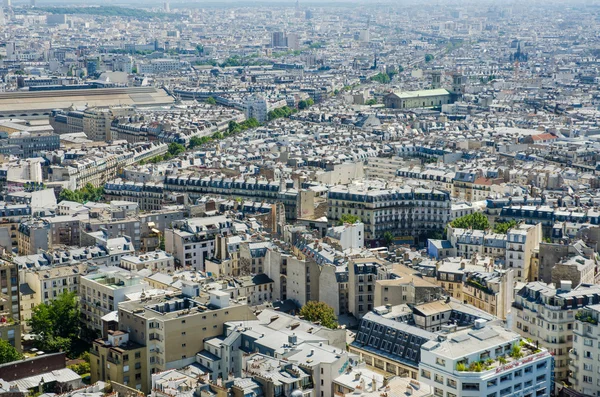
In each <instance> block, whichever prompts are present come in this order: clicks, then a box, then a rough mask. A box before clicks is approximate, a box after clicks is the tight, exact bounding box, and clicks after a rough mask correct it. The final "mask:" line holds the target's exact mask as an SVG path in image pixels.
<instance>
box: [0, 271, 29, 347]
mask: <svg viewBox="0 0 600 397" xmlns="http://www.w3.org/2000/svg"><path fill="white" fill-rule="evenodd" d="M20 304H21V302H20V299H19V279H18V268H17V265H16V264H14V263H11V262H8V261H4V260H0V339H2V340H5V341H7V342H8V343H10V345H11V346H13V347H14V348H15V349H17V351H19V352H20V351H21V323H23V322H24V320H23V318H22V317H21V316H20V312H19V309H20Z"/></svg>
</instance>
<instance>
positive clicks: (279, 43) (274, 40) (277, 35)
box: [271, 32, 287, 48]
mask: <svg viewBox="0 0 600 397" xmlns="http://www.w3.org/2000/svg"><path fill="white" fill-rule="evenodd" d="M271 47H273V48H278V47H279V48H282V47H287V40H286V38H285V33H284V32H273V33H272V34H271Z"/></svg>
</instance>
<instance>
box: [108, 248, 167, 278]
mask: <svg viewBox="0 0 600 397" xmlns="http://www.w3.org/2000/svg"><path fill="white" fill-rule="evenodd" d="M119 266H120V267H122V268H123V269H126V270H142V269H150V270H152V271H154V272H161V273H168V272H173V271H174V270H175V258H174V257H173V255H171V254H169V253H166V252H165V251H153V252H148V253H145V254H141V255H123V256H122V257H121V264H120V265H119Z"/></svg>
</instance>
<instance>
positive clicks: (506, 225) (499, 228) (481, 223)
mask: <svg viewBox="0 0 600 397" xmlns="http://www.w3.org/2000/svg"><path fill="white" fill-rule="evenodd" d="M450 225H451V226H452V227H454V228H459V229H474V230H488V229H490V222H489V221H488V218H487V217H486V216H485V215H483V214H482V213H480V212H474V213H472V214H468V215H465V216H461V217H460V218H456V219H455V220H453V221H452V222H450ZM517 225H518V223H517V222H516V221H512V220H511V221H508V222H498V223H496V224H494V228H493V229H492V230H493V232H494V233H498V234H506V233H507V232H508V231H509V230H510V229H512V228H513V227H515V226H517Z"/></svg>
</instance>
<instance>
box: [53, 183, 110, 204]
mask: <svg viewBox="0 0 600 397" xmlns="http://www.w3.org/2000/svg"><path fill="white" fill-rule="evenodd" d="M102 196H104V188H103V187H94V185H92V184H91V183H88V184H86V185H85V186H84V187H82V188H81V189H78V190H69V189H63V190H61V191H60V194H59V195H58V201H59V202H61V201H64V200H66V201H76V202H78V203H82V204H83V203H85V202H87V201H100V200H102Z"/></svg>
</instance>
